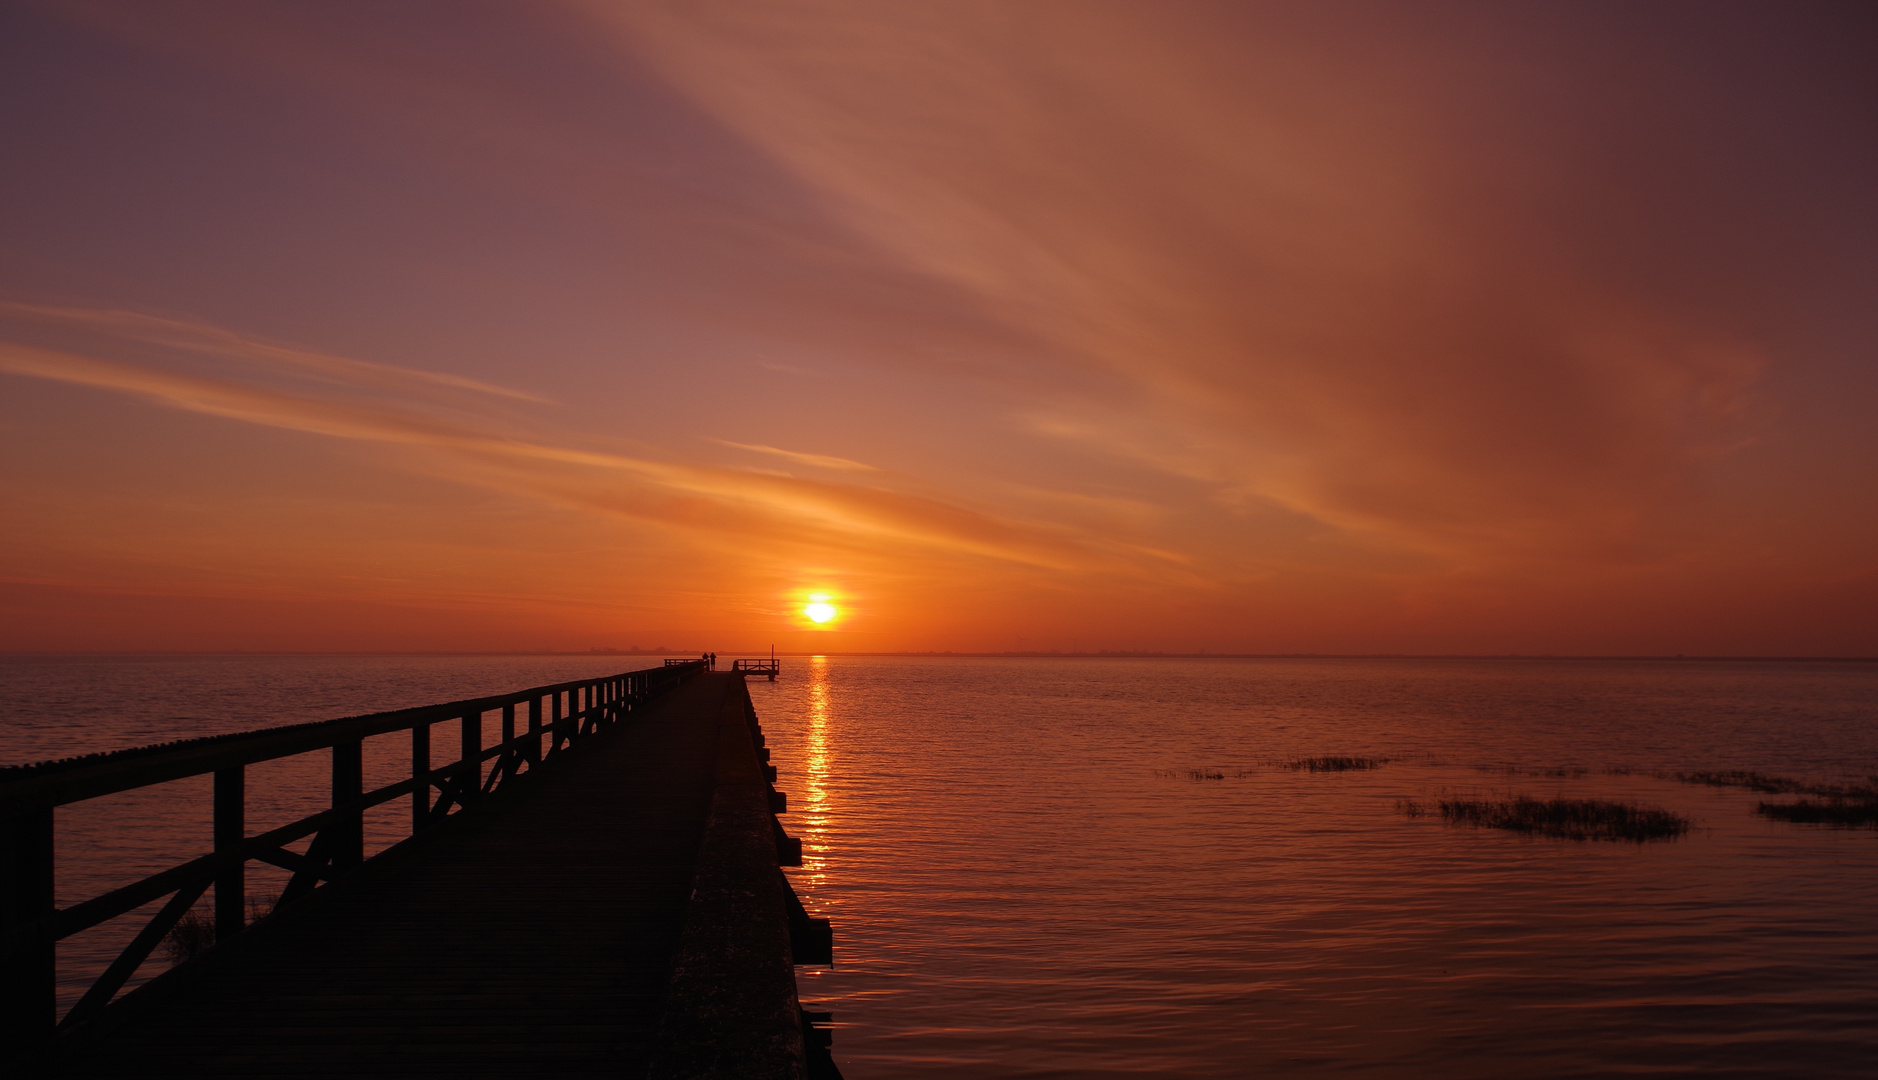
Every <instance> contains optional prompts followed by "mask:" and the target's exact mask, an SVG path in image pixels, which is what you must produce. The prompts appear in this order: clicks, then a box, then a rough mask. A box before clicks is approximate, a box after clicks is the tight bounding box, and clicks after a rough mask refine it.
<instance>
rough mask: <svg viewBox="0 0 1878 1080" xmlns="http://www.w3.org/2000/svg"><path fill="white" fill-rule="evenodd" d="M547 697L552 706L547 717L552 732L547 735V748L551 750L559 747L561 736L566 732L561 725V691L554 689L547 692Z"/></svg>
mask: <svg viewBox="0 0 1878 1080" xmlns="http://www.w3.org/2000/svg"><path fill="white" fill-rule="evenodd" d="M548 698H549V700H550V702H551V703H552V704H553V706H554V707H553V710H552V712H551V714H550V716H549V718H548V719H549V720H550V721H551V723H552V725H553V726H552V728H551V731H552V734H550V735H549V736H548V749H549V750H551V751H553V750H559V749H560V748H561V738H562V736H564V735H566V734H567V732H566V731H565V730H564V729H563V728H562V726H561V692H560V691H559V690H556V691H555V692H554V693H552V694H549V695H548Z"/></svg>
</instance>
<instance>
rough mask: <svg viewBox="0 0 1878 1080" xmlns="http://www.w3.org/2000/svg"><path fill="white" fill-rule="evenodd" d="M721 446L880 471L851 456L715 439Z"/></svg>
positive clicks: (822, 464) (799, 461)
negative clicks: (807, 452) (812, 452)
mask: <svg viewBox="0 0 1878 1080" xmlns="http://www.w3.org/2000/svg"><path fill="white" fill-rule="evenodd" d="M711 441H712V442H715V443H717V444H718V445H719V446H729V447H732V448H734V449H737V450H748V451H750V452H751V453H753V454H768V455H770V456H772V457H779V458H783V459H785V460H788V461H793V462H796V463H797V464H800V465H810V466H813V467H815V468H817V469H834V470H837V471H839V472H879V471H880V469H879V468H878V467H877V466H873V465H869V464H867V463H865V462H861V461H854V460H852V459H850V458H844V457H832V456H830V455H828V454H804V453H801V452H799V451H795V450H782V449H779V448H777V447H774V446H757V445H753V444H751V443H740V442H731V441H730V440H729V439H713V440H711Z"/></svg>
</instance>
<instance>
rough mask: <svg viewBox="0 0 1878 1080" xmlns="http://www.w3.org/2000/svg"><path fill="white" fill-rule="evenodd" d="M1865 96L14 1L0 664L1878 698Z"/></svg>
mask: <svg viewBox="0 0 1878 1080" xmlns="http://www.w3.org/2000/svg"><path fill="white" fill-rule="evenodd" d="M1874 55H1878V9H1875V8H1873V7H1872V6H1870V5H1867V4H1863V3H1854V2H1845V3H1808V2H1804V0H1792V2H1783V3H1778V4H1774V3H1746V4H1743V3H1729V2H1723V0H1700V2H1688V3H1677V2H1669V0H1664V2H1657V3H1650V4H1636V3H1628V2H1624V3H1606V2H1596V0H1590V2H1577V0H1574V2H1570V3H1565V2H1558V3H1539V2H1530V0H1529V2H1511V3H1507V2H1493V3H1488V2H1470V3H1450V2H1439V0H1430V2H1426V3H1417V4H1400V3H1375V4H1372V3H1365V2H1357V0H1337V2H1332V3H1304V2H1299V3H1258V2H1246V3H1221V4H1212V3H1181V2H1170V3H1156V4H1138V3H1132V2H1127V3H1121V2H1101V0H1075V2H1052V0H1040V2H1025V3H997V4H981V3H969V2H959V3H947V4H887V5H883V4H874V3H862V2H839V3H837V2H818V0H800V2H799V0H780V2H764V3H754V2H750V3H686V4H670V5H659V4H616V3H602V2H578V0H570V2H547V0H542V2H537V3H530V4H526V5H516V4H498V3H486V4H485V3H461V2H452V3H426V2H413V3H401V4H395V5H385V4H376V3H365V2H337V3H333V2H322V3H293V2H282V3H269V4H249V3H232V2H231V3H200V2H188V0H178V2H174V3H165V4H161V5H151V4H121V3H120V4H93V3H41V2H36V0H19V2H15V3H10V4H7V5H5V6H4V7H3V8H0V147H3V148H4V149H0V526H3V527H0V616H3V617H0V651H14V652H22V651H24V652H37V651H145V650H152V651H170V650H179V651H196V650H202V651H218V650H262V651H273V650H283V651H297V650H310V651H380V650H388V651H428V650H442V651H455V650H469V651H501V650H558V649H571V650H585V649H589V648H618V649H627V648H632V647H634V646H639V647H643V648H653V647H656V646H667V647H670V648H673V649H677V648H687V649H698V650H702V649H713V650H715V651H720V652H725V653H733V652H738V651H745V652H748V651H753V650H757V649H761V648H766V647H768V646H770V645H772V644H773V645H774V646H776V647H777V648H778V649H782V650H785V651H799V650H805V649H807V650H829V651H836V650H840V651H889V650H916V651H917V650H956V651H1002V650H1065V651H1071V650H1084V651H1095V650H1102V649H1110V650H1154V651H1167V652H1198V651H1207V652H1254V653H1414V654H1449V653H1462V654H1482V653H1486V654H1502V653H1524V654H1534V653H1546V654H1589V655H1619V654H1647V655H1674V654H1688V655H1796V656H1797V655H1805V656H1814V655H1861V656H1871V655H1878V498H1875V497H1874V492H1878V423H1874V417H1875V416H1878V198H1874V197H1873V195H1872V193H1873V192H1875V191H1878V65H1874V64H1872V63H1871V57H1872V56H1874ZM811 595H823V596H825V597H827V598H828V602H829V603H831V604H833V605H834V606H835V608H836V609H837V611H838V615H837V617H836V618H834V619H833V620H831V621H829V622H828V623H826V624H819V625H818V624H816V623H814V622H812V621H811V620H809V619H808V618H807V617H805V615H804V614H803V607H804V605H805V604H807V603H808V602H809V598H810V597H811Z"/></svg>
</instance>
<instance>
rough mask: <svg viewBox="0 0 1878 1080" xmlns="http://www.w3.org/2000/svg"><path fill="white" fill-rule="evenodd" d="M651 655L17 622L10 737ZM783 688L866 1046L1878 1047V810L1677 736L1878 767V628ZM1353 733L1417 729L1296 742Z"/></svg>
mask: <svg viewBox="0 0 1878 1080" xmlns="http://www.w3.org/2000/svg"><path fill="white" fill-rule="evenodd" d="M629 663H630V661H622V660H621V659H615V658H599V659H594V660H588V659H586V658H510V659H463V658H437V659H411V658H396V659H386V658H374V659H359V658H335V657H320V658H244V659H230V660H206V659H181V660H178V659H158V660H151V659H142V660H139V659H124V660H84V661H75V660H68V661H45V660H11V661H0V679H4V680H5V685H4V689H5V690H6V692H7V698H6V700H7V701H9V702H10V703H11V715H10V717H9V729H8V730H9V734H10V739H9V741H8V743H7V746H6V751H7V752H6V760H8V761H19V760H28V759H32V758H36V757H44V756H49V755H53V754H63V753H71V752H77V751H80V750H91V749H99V748H108V747H115V746H119V745H126V744H134V743H140V742H148V741H153V740H156V739H165V738H174V737H178V736H180V735H185V734H199V733H207V732H210V731H220V730H234V729H239V728H242V727H247V726H253V725H256V724H260V723H271V722H290V721H296V720H303V719H313V718H322V717H327V716H336V715H344V714H347V713H356V712H361V711H367V710H375V709H380V708H392V707H397V706H402V705H412V704H421V703H425V702H428V701H432V700H439V699H444V698H453V697H461V696H467V695H470V694H475V693H481V692H487V691H494V690H499V689H512V688H520V687H522V686H525V685H531V684H535V683H542V682H548V681H553V680H558V679H564V678H570V677H574V676H577V675H585V674H599V673H604V672H605V671H609V670H613V669H615V668H619V667H623V666H627V665H628V664H629ZM751 689H752V693H753V696H754V697H755V699H756V705H757V710H758V712H759V715H761V716H762V717H763V720H764V724H765V728H766V730H767V731H768V732H769V733H770V742H771V746H772V747H773V748H774V750H775V758H776V762H777V764H778V765H779V766H780V768H781V770H782V776H783V779H782V783H781V786H782V787H784V788H785V789H787V790H788V791H789V793H790V806H791V810H792V812H791V814H790V815H789V816H788V818H787V819H786V820H787V822H788V825H789V828H790V830H791V831H792V832H793V833H795V834H797V835H800V836H802V837H804V839H805V841H806V844H805V846H806V849H807V858H806V863H807V865H805V866H804V867H803V869H801V870H799V871H794V872H793V873H794V875H795V880H796V882H797V888H798V891H800V892H801V893H802V894H803V896H804V899H805V900H806V901H807V902H808V904H809V906H810V907H811V908H815V909H819V911H820V912H821V913H822V914H826V915H829V916H831V917H832V918H833V919H834V922H835V927H836V952H837V962H838V965H839V966H837V967H836V968H834V969H832V970H827V969H803V970H802V973H801V975H802V978H801V986H802V994H803V997H804V999H805V1001H807V1002H809V1003H810V1004H811V1006H812V1007H820V1008H825V1009H830V1010H832V1011H833V1012H834V1013H835V1016H836V1044H835V1045H836V1052H837V1053H836V1056H837V1060H839V1061H840V1062H841V1063H842V1067H843V1069H844V1070H845V1071H846V1073H847V1075H848V1076H849V1077H850V1078H851V1080H868V1078H884V1077H997V1076H1028V1077H1046V1076H1048V1077H1123V1076H1128V1077H1149V1076H1172V1077H1237V1076H1265V1075H1274V1076H1291V1075H1318V1074H1363V1075H1379V1076H1403V1077H1421V1076H1456V1077H1469V1076H1480V1077H1503V1076H1532V1077H1559V1076H1608V1075H1615V1074H1692V1075H1701V1076H1793V1077H1833V1076H1847V1077H1851V1076H1860V1077H1863V1076H1870V1075H1874V1074H1875V1073H1878V832H1873V831H1871V830H1857V831H1847V830H1833V829H1825V828H1818V827H1807V826H1794V825H1788V824H1782V823H1778V822H1773V821H1768V820H1766V819H1763V818H1760V817H1757V816H1756V815H1754V814H1753V813H1752V809H1753V806H1754V804H1755V803H1756V802H1757V801H1760V800H1761V799H1767V798H1772V796H1766V795H1757V794H1755V793H1752V792H1748V791H1743V790H1739V789H1730V788H1711V787H1704V786H1695V785H1689V784H1684V783H1679V782H1677V781H1675V780H1673V779H1667V778H1664V777H1662V776H1659V775H1657V774H1668V773H1675V772H1679V771H1694V770H1723V769H1749V770H1755V771H1759V772H1764V773H1774V774H1779V775H1784V776H1790V777H1795V778H1799V779H1805V780H1811V781H1816V782H1846V781H1853V780H1863V779H1865V778H1868V777H1871V776H1873V775H1875V774H1878V665H1866V664H1857V665H1854V664H1780V663H1726V664H1724V663H1694V662H1691V663H1594V662H1571V661H1555V662H1511V661H1487V662H1475V661H1451V662H1450V661H1249V660H1196V661H1185V660H1093V659H1088V660H1084V659H1052V660H1015V659H1013V660H984V659H905V660H901V659H847V658H831V659H820V658H817V659H794V658H786V659H785V661H784V675H783V678H782V680H781V681H779V682H777V683H774V684H770V683H766V682H756V683H752V684H751ZM1326 754H1332V755H1357V756H1366V757H1383V758H1389V759H1391V760H1390V761H1389V763H1388V764H1386V765H1384V766H1383V767H1382V768H1380V769H1377V770H1374V771H1369V772H1341V773H1310V772H1297V771H1292V770H1289V769H1286V768H1284V767H1283V763H1284V762H1286V761H1289V760H1291V759H1294V758H1298V757H1305V756H1314V755H1326ZM388 762H389V759H388ZM319 764H320V767H321V768H323V762H322V763H319ZM386 767H387V768H388V769H389V768H390V767H391V765H390V764H389V763H388V764H387V766H386ZM283 777H284V778H286V779H288V780H291V779H292V777H289V776H287V774H286V773H283ZM319 778H320V773H319V771H318V770H317V769H316V770H314V772H313V773H312V774H311V779H310V781H309V784H310V786H311V787H312V788H313V789H314V790H317V786H318V785H317V783H316V782H315V781H317V780H318V779H319ZM387 778H389V777H387ZM251 783H253V782H251ZM283 786H285V787H291V786H292V785H291V784H290V783H289V784H285V785H283ZM168 787H171V788H174V789H175V790H173V791H159V792H154V793H152V794H150V795H148V796H144V797H143V799H142V802H141V803H139V804H137V805H131V804H130V801H127V802H126V803H125V804H124V805H121V806H116V807H97V808H79V809H75V810H73V811H72V812H70V813H66V814H63V815H62V817H61V819H60V828H61V846H62V849H69V850H71V854H70V856H69V857H68V858H67V859H66V861H65V862H63V863H62V864H61V874H62V878H61V884H62V887H61V892H62V893H64V894H66V895H65V897H64V899H66V900H71V899H77V898H79V896H80V895H86V893H85V892H84V890H86V889H92V890H93V891H95V888H94V887H95V886H97V885H99V884H106V885H108V884H111V883H115V882H117V881H120V880H128V877H129V876H134V873H135V872H138V867H139V866H146V865H147V866H148V867H149V868H151V869H154V868H156V867H158V866H161V865H166V864H167V861H173V858H174V857H175V856H182V855H188V854H194V853H197V852H199V851H200V850H201V848H202V846H203V845H202V844H201V843H199V842H197V841H196V840H194V839H192V838H196V837H200V838H206V835H207V831H206V830H207V824H206V806H205V805H203V806H202V809H201V810H200V811H198V810H195V809H192V807H195V806H197V805H198V804H206V785H203V787H204V790H203V791H202V792H199V793H193V794H192V793H191V792H190V791H188V790H185V786H184V785H169V786H168ZM251 790H253V787H252V786H251ZM1442 794H1463V795H1485V796H1511V795H1520V794H1530V795H1535V796H1540V797H1551V796H1554V795H1564V796H1569V797H1599V798H1621V799H1632V800H1640V801H1645V802H1649V803H1653V804H1656V805H1661V806H1665V807H1669V808H1671V809H1674V810H1677V811H1680V812H1682V813H1684V814H1686V815H1688V816H1690V817H1691V818H1693V819H1694V822H1695V828H1694V830H1693V831H1692V832H1691V833H1690V834H1689V835H1687V836H1686V837H1684V838H1682V839H1680V840H1677V841H1673V842H1668V843H1652V844H1648V845H1641V846H1640V845H1635V844H1614V843H1585V842H1572V841H1562V840H1549V839H1536V838H1529V837H1523V836H1519V835H1515V834H1510V833H1501V832H1492V831H1483V830H1473V829H1464V828H1454V827H1450V826H1448V825H1445V824H1443V823H1442V822H1440V821H1439V820H1437V819H1431V818H1427V817H1423V818H1410V817H1405V816H1403V815H1402V814H1401V813H1400V812H1399V811H1398V808H1397V806H1398V802H1399V801H1400V800H1403V799H1426V798H1428V797H1431V796H1439V795H1442ZM311 797H312V796H308V798H311ZM125 799H126V800H129V797H125ZM296 805H298V804H295V803H294V802H293V800H292V799H291V798H288V797H284V796H283V798H282V800H281V804H280V806H278V807H276V808H274V810H273V811H272V812H277V813H279V814H282V815H286V814H289V813H292V812H294V807H295V806H296ZM192 815H193V816H192ZM262 816H264V815H262ZM282 820H285V818H284V817H283V818H282ZM261 823H264V822H257V824H261ZM388 828H389V827H387V829H388ZM197 830H199V831H197ZM386 835H389V832H388V831H387V833H386ZM192 844H193V846H191V845H192ZM153 848H167V849H168V850H166V851H165V852H164V853H163V856H164V857H158V856H155V855H150V854H148V852H149V851H150V850H152V849H153ZM106 937H108V935H105V934H100V935H97V938H98V942H93V943H89V944H88V943H85V942H75V943H74V944H73V945H72V946H70V947H68V949H67V950H66V952H65V953H64V954H63V955H64V956H65V957H66V959H67V962H68V966H70V967H72V968H73V969H74V970H77V969H78V968H82V967H83V966H85V965H86V964H87V963H91V962H93V961H92V960H91V959H90V958H91V957H92V955H93V952H96V951H97V950H99V949H101V948H103V945H102V944H100V942H103V941H104V940H105V938H106ZM87 949H90V950H93V952H87V951H86V950H87Z"/></svg>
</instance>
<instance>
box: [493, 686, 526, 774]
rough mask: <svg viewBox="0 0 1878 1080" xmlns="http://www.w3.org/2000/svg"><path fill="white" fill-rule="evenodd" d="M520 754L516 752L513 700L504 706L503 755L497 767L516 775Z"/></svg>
mask: <svg viewBox="0 0 1878 1080" xmlns="http://www.w3.org/2000/svg"><path fill="white" fill-rule="evenodd" d="M519 756H520V755H518V754H517V753H516V752H515V703H514V702H513V701H511V702H509V703H508V704H507V705H504V706H502V757H501V758H500V759H499V760H498V761H497V763H496V767H497V768H500V769H503V770H504V771H506V772H507V773H508V774H509V775H511V776H513V775H515V759H516V758H517V757H519Z"/></svg>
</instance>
